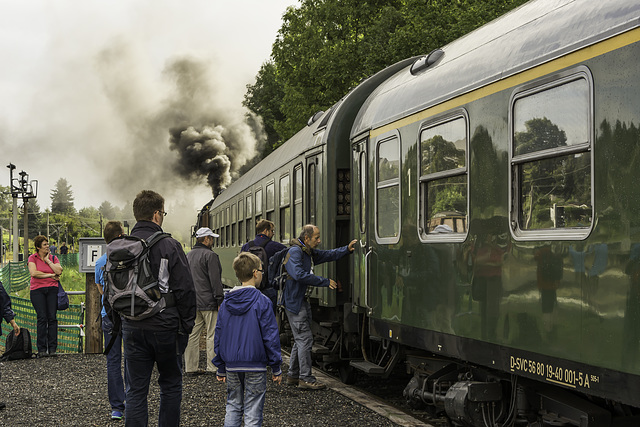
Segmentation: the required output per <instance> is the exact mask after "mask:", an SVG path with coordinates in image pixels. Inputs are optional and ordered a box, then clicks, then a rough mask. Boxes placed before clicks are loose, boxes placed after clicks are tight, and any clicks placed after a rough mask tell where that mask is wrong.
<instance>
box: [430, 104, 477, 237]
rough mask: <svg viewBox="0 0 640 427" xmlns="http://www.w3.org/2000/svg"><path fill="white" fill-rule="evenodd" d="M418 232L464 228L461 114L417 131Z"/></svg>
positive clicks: (464, 155) (464, 132)
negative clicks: (418, 144) (418, 174)
mask: <svg viewBox="0 0 640 427" xmlns="http://www.w3.org/2000/svg"><path fill="white" fill-rule="evenodd" d="M419 160H420V191H419V195H420V213H419V215H420V220H419V227H420V235H421V236H422V237H427V235H429V234H433V235H434V236H435V235H438V236H440V235H442V234H449V233H466V232H467V200H468V186H467V121H466V119H465V117H464V116H457V117H455V118H453V119H451V118H449V119H446V121H442V122H439V123H437V124H435V125H433V126H429V127H428V128H425V129H423V130H422V131H421V132H420V159H419Z"/></svg>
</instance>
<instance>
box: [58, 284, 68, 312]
mask: <svg viewBox="0 0 640 427" xmlns="http://www.w3.org/2000/svg"><path fill="white" fill-rule="evenodd" d="M67 308H69V295H67V292H66V291H65V290H64V289H63V288H62V283H60V281H59V280H58V310H59V311H63V310H66V309H67Z"/></svg>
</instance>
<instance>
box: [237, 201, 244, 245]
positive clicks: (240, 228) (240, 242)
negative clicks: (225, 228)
mask: <svg viewBox="0 0 640 427" xmlns="http://www.w3.org/2000/svg"><path fill="white" fill-rule="evenodd" d="M243 206H244V205H243V203H242V199H240V200H239V201H238V246H242V245H243V244H244V241H243V240H242V234H243V233H244V223H243V222H242V221H243V220H244V209H243Z"/></svg>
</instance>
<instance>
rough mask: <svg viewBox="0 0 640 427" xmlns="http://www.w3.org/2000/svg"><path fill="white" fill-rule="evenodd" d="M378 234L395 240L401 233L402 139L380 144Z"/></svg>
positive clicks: (378, 159)
mask: <svg viewBox="0 0 640 427" xmlns="http://www.w3.org/2000/svg"><path fill="white" fill-rule="evenodd" d="M376 170H377V174H376V232H377V233H376V234H377V236H378V238H380V239H381V240H382V239H387V241H389V240H388V239H391V241H395V240H396V238H397V237H398V236H399V234H400V140H399V139H398V137H397V136H393V137H391V138H389V139H386V140H384V141H382V142H381V143H379V144H378V147H377V162H376Z"/></svg>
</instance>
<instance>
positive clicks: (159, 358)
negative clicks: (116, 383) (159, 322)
mask: <svg viewBox="0 0 640 427" xmlns="http://www.w3.org/2000/svg"><path fill="white" fill-rule="evenodd" d="M188 338H189V337H188V336H186V335H178V331H175V330H174V331H148V330H145V329H137V328H127V329H124V330H123V331H122V339H123V340H124V354H125V356H126V360H127V367H126V372H125V376H126V378H127V380H128V384H127V392H126V402H127V404H126V409H125V426H126V427H133V426H136V427H137V426H143V427H146V426H147V425H148V423H149V412H148V407H147V395H148V394H149V383H150V382H151V373H152V372H153V366H154V365H156V366H157V368H158V374H159V376H158V385H159V386H160V410H159V414H158V426H159V427H175V426H178V425H180V402H181V401H182V353H183V352H184V348H185V347H186V344H187V340H188Z"/></svg>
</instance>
